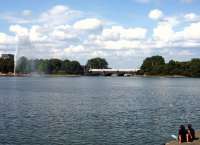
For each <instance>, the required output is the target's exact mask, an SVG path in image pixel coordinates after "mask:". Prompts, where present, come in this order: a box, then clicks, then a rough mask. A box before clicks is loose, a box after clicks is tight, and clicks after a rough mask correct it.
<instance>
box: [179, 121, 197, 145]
mask: <svg viewBox="0 0 200 145" xmlns="http://www.w3.org/2000/svg"><path fill="white" fill-rule="evenodd" d="M194 139H195V131H194V129H193V128H192V125H191V124H188V129H187V130H186V129H185V126H184V125H181V126H180V128H179V131H178V142H179V144H180V143H182V142H186V141H187V142H192V141H193V140H194Z"/></svg>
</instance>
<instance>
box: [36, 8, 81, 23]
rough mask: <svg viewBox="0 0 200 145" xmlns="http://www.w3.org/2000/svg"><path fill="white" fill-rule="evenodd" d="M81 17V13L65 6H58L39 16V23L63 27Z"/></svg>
mask: <svg viewBox="0 0 200 145" xmlns="http://www.w3.org/2000/svg"><path fill="white" fill-rule="evenodd" d="M79 16H80V12H79V11H76V10H72V9H70V8H69V7H68V6H65V5H56V6H54V7H52V8H51V9H49V10H48V11H46V12H43V13H42V14H41V15H40V16H39V19H38V22H40V23H44V24H47V25H61V24H66V23H67V22H68V21H70V20H72V19H74V18H76V17H79Z"/></svg>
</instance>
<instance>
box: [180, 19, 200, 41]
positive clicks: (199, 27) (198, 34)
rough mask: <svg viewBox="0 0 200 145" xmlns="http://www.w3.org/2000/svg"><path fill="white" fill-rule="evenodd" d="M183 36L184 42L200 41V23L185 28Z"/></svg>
mask: <svg viewBox="0 0 200 145" xmlns="http://www.w3.org/2000/svg"><path fill="white" fill-rule="evenodd" d="M183 35H184V38H185V40H200V22H198V23H192V24H190V25H189V26H188V27H185V28H184V31H183Z"/></svg>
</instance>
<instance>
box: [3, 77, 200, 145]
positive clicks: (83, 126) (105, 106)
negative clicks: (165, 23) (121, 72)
mask: <svg viewBox="0 0 200 145" xmlns="http://www.w3.org/2000/svg"><path fill="white" fill-rule="evenodd" d="M199 115H200V79H194V78H159V77H149V78H148V77H145V78H143V77H30V78H28V77H27V78H26V77H24V78H23V77H18V78H15V77H1V78H0V144H1V145H161V144H163V143H165V142H167V141H169V140H171V139H172V138H171V137H170V136H171V135H172V134H177V130H178V127H179V125H180V124H187V123H192V124H193V126H194V128H195V129H200V117H199Z"/></svg>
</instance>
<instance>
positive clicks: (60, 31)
mask: <svg viewBox="0 0 200 145" xmlns="http://www.w3.org/2000/svg"><path fill="white" fill-rule="evenodd" d="M199 29H200V1H198V0H176V2H175V1H174V0H51V1H50V0H42V1H41V0H28V1H27V0H15V1H13V0H7V1H4V2H1V5H0V53H14V52H15V50H16V48H19V50H18V55H19V56H20V55H26V56H27V57H34V58H36V57H37V58H42V57H44V58H52V57H58V58H62V59H65V58H69V59H77V60H79V61H80V62H81V63H82V64H84V63H85V62H86V61H87V59H89V58H92V57H98V56H99V57H105V58H106V59H107V60H108V62H109V64H110V66H111V67H114V68H136V67H139V66H140V64H141V63H142V60H143V59H144V58H145V57H147V56H151V55H157V54H159V55H163V56H164V57H165V58H166V60H167V61H168V60H169V59H176V60H189V59H191V58H193V57H199V56H200V50H199V49H200V32H199V31H200V30H199ZM30 52H31V53H30Z"/></svg>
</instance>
